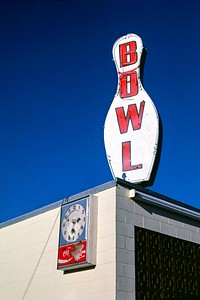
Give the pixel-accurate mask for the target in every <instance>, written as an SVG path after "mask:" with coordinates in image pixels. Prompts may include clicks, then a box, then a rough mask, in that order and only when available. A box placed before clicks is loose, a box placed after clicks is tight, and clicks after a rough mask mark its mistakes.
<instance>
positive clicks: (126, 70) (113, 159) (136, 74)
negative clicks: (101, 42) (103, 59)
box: [104, 34, 159, 183]
mask: <svg viewBox="0 0 200 300" xmlns="http://www.w3.org/2000/svg"><path fill="white" fill-rule="evenodd" d="M142 51H143V44H142V40H141V39H140V37H139V36H137V35H135V34H128V35H126V36H123V37H121V38H120V39H118V40H117V41H116V42H115V44H114V46H113V59H114V62H115V65H116V68H117V73H118V87H117V92H116V95H115V97H114V100H113V102H112V104H111V106H110V109H109V111H108V114H107V117H106V121H105V127H104V142H105V148H106V154H107V159H108V162H109V166H110V169H111V172H112V174H113V177H114V178H115V177H118V178H122V179H125V180H127V181H130V182H134V183H139V182H142V181H148V180H149V179H150V175H151V171H152V168H153V164H154V160H155V156H156V152H157V146H158V132H159V118H158V113H157V111H156V108H155V106H154V104H153V102H152V100H151V98H150V97H149V96H148V94H147V93H146V91H145V90H144V87H143V86H142V83H141V80H140V62H141V55H142Z"/></svg>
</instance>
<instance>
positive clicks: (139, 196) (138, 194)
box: [0, 178, 200, 228]
mask: <svg viewBox="0 0 200 300" xmlns="http://www.w3.org/2000/svg"><path fill="white" fill-rule="evenodd" d="M117 185H120V186H123V187H125V188H127V189H129V190H134V191H135V197H134V200H135V201H138V202H143V203H148V204H149V205H152V206H157V207H160V208H162V209H165V210H170V211H173V212H174V213H176V214H181V215H184V216H186V217H189V218H192V219H196V220H198V221H200V209H198V208H195V207H193V206H190V205H188V204H185V203H182V202H180V201H177V200H174V199H172V198H170V197H167V196H164V195H162V194H159V193H156V192H153V191H151V190H149V189H147V188H144V187H142V186H140V185H138V184H134V183H131V182H128V181H125V180H122V179H120V178H116V180H112V181H109V182H107V183H104V184H101V185H98V186H96V187H93V188H91V189H88V190H85V191H83V192H81V193H78V194H75V195H72V196H69V197H66V198H64V199H61V200H59V201H56V202H54V203H52V204H49V205H46V206H44V207H41V208H39V209H36V210H34V211H31V212H29V213H27V214H24V215H21V216H19V217H17V218H14V219H11V220H8V221H6V222H3V223H0V228H3V227H6V226H9V225H12V224H15V223H18V222H21V221H23V220H25V219H28V218H31V217H33V216H36V215H39V214H42V213H45V212H47V211H49V210H52V209H55V208H58V207H60V206H61V205H62V204H63V203H65V202H73V201H74V200H76V199H80V198H83V197H85V196H88V195H90V194H96V193H98V192H101V191H103V190H106V189H109V188H112V187H114V186H117ZM130 198H131V197H130Z"/></svg>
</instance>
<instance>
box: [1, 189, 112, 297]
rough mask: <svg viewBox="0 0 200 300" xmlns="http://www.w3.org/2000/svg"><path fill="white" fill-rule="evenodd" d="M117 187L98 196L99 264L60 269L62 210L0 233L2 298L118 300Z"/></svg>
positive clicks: (53, 211)
mask: <svg viewBox="0 0 200 300" xmlns="http://www.w3.org/2000/svg"><path fill="white" fill-rule="evenodd" d="M115 193H116V188H115V187H113V188H110V189H107V190H104V191H101V192H99V193H97V194H95V195H96V196H97V197H98V200H97V201H98V226H97V266H96V268H94V269H90V270H84V271H80V272H73V273H68V274H64V273H63V272H62V271H59V270H57V249H58V236H59V220H60V208H54V209H52V210H50V211H47V212H44V213H42V214H38V215H36V216H34V217H31V218H27V219H25V220H23V221H21V222H18V223H15V224H12V225H9V226H6V227H3V228H2V229H1V230H0V243H1V245H0V270H1V272H0V299H1V300H32V299H34V300H36V299H37V300H38V299H41V300H56V299H59V300H68V299H70V300H78V299H81V300H90V299H91V300H94V299H95V300H106V299H109V300H112V299H113V300H114V299H116V222H115V218H116V215H115V212H116V195H115Z"/></svg>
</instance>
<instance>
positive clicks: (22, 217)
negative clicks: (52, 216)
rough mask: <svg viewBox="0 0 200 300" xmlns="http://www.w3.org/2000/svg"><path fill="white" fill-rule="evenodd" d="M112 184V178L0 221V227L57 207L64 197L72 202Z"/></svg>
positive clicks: (114, 184) (112, 185) (113, 184)
mask: <svg viewBox="0 0 200 300" xmlns="http://www.w3.org/2000/svg"><path fill="white" fill-rule="evenodd" d="M114 186H116V182H115V181H114V180H112V181H109V182H107V183H103V184H101V185H98V186H96V187H94V188H91V189H88V190H86V191H83V192H80V193H78V194H75V195H73V196H70V197H67V198H64V199H61V200H59V201H57V202H54V203H52V204H49V205H46V206H43V207H41V208H39V209H36V210H33V211H31V212H29V213H27V214H24V215H21V216H19V217H16V218H14V219H11V220H9V221H6V222H2V223H0V228H4V227H7V226H10V225H13V224H15V223H18V222H21V221H24V220H26V219H29V218H32V217H34V216H37V215H40V214H42V213H45V212H47V211H49V210H53V209H55V208H58V207H60V206H61V205H62V203H63V202H64V201H66V199H67V202H72V201H75V200H76V199H79V198H83V197H85V196H88V195H90V194H96V193H99V192H101V191H103V190H106V189H109V188H112V187H114Z"/></svg>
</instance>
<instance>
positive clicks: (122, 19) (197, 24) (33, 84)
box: [0, 0, 200, 222]
mask: <svg viewBox="0 0 200 300" xmlns="http://www.w3.org/2000/svg"><path fill="white" fill-rule="evenodd" d="M199 11H200V4H199V1H194V0H193V1H188V0H187V1H186V0H183V1H179V0H175V1H169V0H168V1H165V0H164V1H156V0H155V1H147V0H146V1H142V2H140V1H133V0H123V1H122V0H101V1H99V0H97V1H92V0H88V1H80V0H63V1H61V0H60V1H59V0H42V1H41V0H29V1H27V0H17V1H16V0H0V28H1V29H0V41H1V45H0V128H1V130H0V142H1V147H0V201H1V209H0V222H3V221H5V220H9V219H11V218H14V217H16V216H19V215H22V214H24V213H27V212H30V211H32V210H34V209H37V208H40V207H42V206H44V205H47V204H50V203H53V202H55V201H58V200H60V199H62V198H64V197H67V196H70V195H73V194H76V193H78V192H81V191H83V190H86V189H88V188H92V187H94V186H97V185H99V184H102V183H105V182H107V181H110V180H112V175H111V172H110V169H109V166H108V163H107V159H106V154H105V149H104V140H103V126H104V121H105V118H106V114H107V112H108V109H109V106H110V104H111V102H112V101H113V97H114V95H115V92H116V88H117V73H116V70H115V64H114V62H113V61H112V47H113V44H114V42H115V41H116V40H117V39H118V38H119V37H121V36H123V35H125V34H127V33H135V34H137V35H139V36H140V37H141V38H142V40H143V43H144V45H145V47H146V48H147V57H146V63H145V66H144V78H143V85H144V87H145V90H146V91H147V92H148V94H149V95H150V96H151V98H152V100H153V101H154V104H155V105H156V108H157V110H158V112H159V114H160V117H161V120H162V126H163V144H162V152H161V160H160V165H159V168H158V172H157V176H156V179H155V182H154V184H153V186H151V187H148V188H149V189H151V190H153V191H155V192H159V193H161V194H163V195H165V196H169V197H172V198H174V199H176V200H179V201H182V202H184V203H187V204H190V205H192V206H195V207H197V208H200V204H199V203H200V202H199V200H200V192H199V176H198V174H199V166H200V138H199V136H200V134H199V131H200V74H199V69H200V55H199V49H200V38H199V31H200V18H199Z"/></svg>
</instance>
